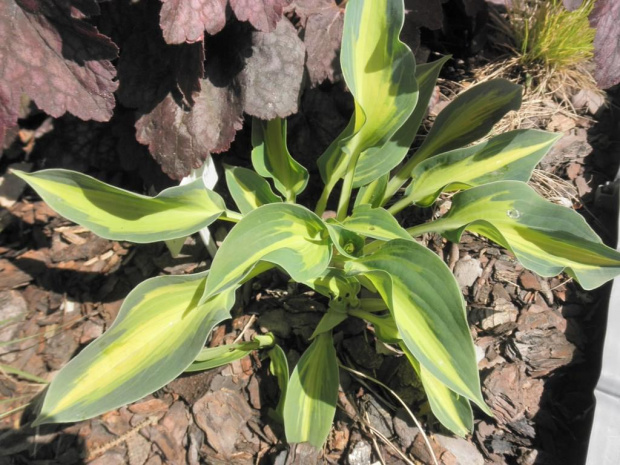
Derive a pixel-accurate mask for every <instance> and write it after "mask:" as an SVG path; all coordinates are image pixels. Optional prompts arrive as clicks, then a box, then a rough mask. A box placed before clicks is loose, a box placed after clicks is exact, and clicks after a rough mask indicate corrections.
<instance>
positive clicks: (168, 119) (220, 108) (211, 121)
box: [136, 79, 242, 179]
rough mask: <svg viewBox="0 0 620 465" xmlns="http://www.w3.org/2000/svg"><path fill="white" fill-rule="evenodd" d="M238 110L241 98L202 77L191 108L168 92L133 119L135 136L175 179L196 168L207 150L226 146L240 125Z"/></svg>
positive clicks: (217, 150)
mask: <svg viewBox="0 0 620 465" xmlns="http://www.w3.org/2000/svg"><path fill="white" fill-rule="evenodd" d="M241 114H242V105H241V101H240V99H239V98H238V97H237V96H236V95H235V94H234V92H233V91H232V90H231V89H230V88H229V87H217V86H215V85H213V83H212V82H211V81H209V80H207V79H205V80H203V81H202V82H201V91H200V93H199V94H198V95H197V96H196V97H195V103H194V106H193V107H192V108H191V110H190V109H189V108H186V107H184V106H183V105H182V104H181V103H180V102H179V101H178V100H176V99H175V97H174V96H173V95H172V94H168V95H167V96H166V98H164V100H163V101H162V102H161V103H159V105H157V106H156V107H155V109H154V110H153V111H151V112H150V113H148V114H146V115H144V116H142V117H141V118H140V119H139V120H138V121H137V123H136V137H137V139H138V141H139V142H140V143H142V144H147V145H148V146H149V150H150V151H151V154H152V155H153V157H154V158H155V160H156V161H157V162H158V163H159V164H160V165H161V167H162V170H163V171H164V172H165V173H166V174H168V175H169V176H170V177H172V178H176V179H179V178H181V177H183V176H186V175H187V174H189V172H190V170H191V169H192V168H199V167H200V166H201V165H202V163H203V161H204V160H205V158H206V157H207V156H208V155H209V154H210V153H212V152H216V153H217V152H222V151H225V150H227V149H228V148H229V147H230V143H231V142H232V140H233V139H234V138H235V133H236V132H237V131H238V130H239V129H241Z"/></svg>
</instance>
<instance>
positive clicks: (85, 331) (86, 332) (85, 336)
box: [80, 321, 103, 344]
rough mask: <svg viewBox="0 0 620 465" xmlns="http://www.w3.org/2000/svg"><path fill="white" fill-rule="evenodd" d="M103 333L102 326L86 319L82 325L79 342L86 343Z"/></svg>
mask: <svg viewBox="0 0 620 465" xmlns="http://www.w3.org/2000/svg"><path fill="white" fill-rule="evenodd" d="M102 334H103V327H102V326H101V325H98V324H97V323H95V322H93V321H87V322H86V323H84V326H83V327H82V336H81V337H80V344H88V343H89V342H91V341H93V340H95V339H97V338H98V337H99V336H101V335H102Z"/></svg>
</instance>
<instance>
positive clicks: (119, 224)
mask: <svg viewBox="0 0 620 465" xmlns="http://www.w3.org/2000/svg"><path fill="white" fill-rule="evenodd" d="M14 173H15V174H16V175H17V176H19V177H20V178H22V179H23V180H24V181H26V182H27V183H28V184H30V186H31V187H32V188H33V189H34V190H35V191H37V193H38V194H39V195H40V196H41V198H42V199H43V200H45V202H47V204H48V205H49V206H50V207H52V208H53V209H54V210H56V211H57V212H58V213H60V214H61V215H62V216H64V217H65V218H68V219H69V220H71V221H73V222H75V223H78V224H80V225H82V226H84V227H86V228H88V229H90V230H91V231H93V232H94V233H95V234H97V235H99V236H101V237H103V238H105V239H112V240H119V241H120V240H123V241H131V242H138V243H145V242H156V241H163V240H170V239H176V238H179V237H185V236H188V235H190V234H193V233H195V232H196V231H199V230H201V229H202V228H204V227H206V226H208V225H209V224H211V223H213V222H214V221H215V220H216V219H217V218H218V217H219V216H220V215H222V214H223V213H224V212H225V211H226V207H225V205H224V201H223V200H222V198H221V197H220V196H219V195H218V194H216V193H215V192H213V191H210V190H208V189H206V188H205V186H204V183H203V181H202V179H197V180H196V181H194V182H192V183H189V184H186V185H184V186H176V187H171V188H169V189H166V190H164V191H162V192H161V193H159V195H157V196H156V197H147V196H144V195H139V194H134V193H133V192H129V191H126V190H123V189H119V188H117V187H113V186H110V185H108V184H105V183H103V182H101V181H97V180H96V179H94V178H92V177H90V176H87V175H85V174H80V173H76V172H74V171H67V170H60V169H54V170H44V171H38V172H36V173H31V174H27V173H23V172H21V171H14Z"/></svg>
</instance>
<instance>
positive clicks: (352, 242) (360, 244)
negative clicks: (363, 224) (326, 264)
mask: <svg viewBox="0 0 620 465" xmlns="http://www.w3.org/2000/svg"><path fill="white" fill-rule="evenodd" d="M326 226H327V230H328V231H329V236H330V237H331V239H332V243H333V244H334V246H335V247H336V250H338V252H339V253H340V254H341V255H343V256H345V257H348V258H356V257H359V256H360V255H362V252H363V251H364V238H363V237H361V236H360V235H358V234H356V233H354V232H353V231H350V230H348V229H345V228H343V227H342V226H340V225H339V224H336V223H335V222H334V223H327V225H326Z"/></svg>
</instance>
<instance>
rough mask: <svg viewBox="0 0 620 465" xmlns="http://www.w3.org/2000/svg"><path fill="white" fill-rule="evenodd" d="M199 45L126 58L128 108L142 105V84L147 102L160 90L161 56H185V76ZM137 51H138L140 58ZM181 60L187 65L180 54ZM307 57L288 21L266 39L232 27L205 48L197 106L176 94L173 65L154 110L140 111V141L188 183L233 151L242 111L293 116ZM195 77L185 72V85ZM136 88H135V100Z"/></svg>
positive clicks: (177, 83) (237, 25) (178, 85)
mask: <svg viewBox="0 0 620 465" xmlns="http://www.w3.org/2000/svg"><path fill="white" fill-rule="evenodd" d="M146 37H147V39H146V43H147V44H148V43H150V44H151V45H152V44H153V43H154V42H155V39H154V38H153V40H150V39H148V37H149V36H148V35H147V36H146ZM135 40H138V39H137V38H136V39H135ZM144 45H146V44H144ZM198 46H202V44H182V45H166V44H163V48H160V47H156V48H155V49H153V51H152V52H149V53H155V54H156V55H157V57H158V58H157V57H153V58H146V57H143V58H140V57H138V56H136V55H135V54H131V55H124V53H125V51H124V52H123V56H124V57H125V59H126V60H127V63H125V61H124V59H123V58H122V59H121V60H120V63H119V75H120V78H121V91H123V89H124V86H125V81H124V79H125V72H128V70H131V72H130V73H129V72H128V74H129V75H130V77H129V78H128V79H130V80H131V81H130V82H131V85H130V88H129V89H127V91H126V93H127V95H125V92H121V93H120V94H121V95H122V96H123V102H125V101H126V100H127V101H131V100H132V99H137V97H138V96H139V95H140V92H139V86H140V81H141V80H142V79H144V82H145V84H146V87H150V88H151V91H150V94H149V95H153V94H155V93H157V92H160V91H161V89H162V84H161V83H162V82H163V81H162V77H161V76H160V77H159V79H158V80H157V82H159V83H160V86H157V85H155V84H156V82H152V83H151V82H150V81H149V80H148V76H149V74H151V73H152V75H153V76H155V75H156V74H157V73H158V72H157V70H156V69H154V68H153V66H155V67H156V66H157V63H160V62H161V59H162V57H164V55H165V52H164V51H163V50H174V51H176V52H175V53H178V51H180V50H186V52H185V53H186V55H185V60H186V61H182V62H178V65H175V66H177V68H180V69H186V70H187V69H189V67H190V66H191V63H195V61H196V60H195V57H192V55H191V54H190V51H189V49H190V48H191V47H198ZM140 48H141V47H140V46H136V53H139V50H140ZM201 50H202V49H201ZM178 56H179V59H182V58H183V55H178ZM132 57H135V61H134V60H133V59H132ZM304 58H305V50H304V46H303V43H302V41H301V40H300V39H299V37H298V36H297V31H296V30H295V28H294V27H293V25H292V24H291V23H290V21H288V19H286V18H283V19H282V20H281V21H280V22H279V23H278V25H277V27H276V29H275V30H274V31H273V32H267V33H266V32H260V31H255V30H253V29H252V28H251V27H250V26H248V25H247V24H246V23H233V24H230V25H229V26H228V27H226V28H225V29H224V30H223V31H222V32H221V33H220V34H218V35H217V36H214V37H208V39H207V41H206V63H205V67H204V70H205V72H206V76H205V77H204V79H201V80H200V91H199V92H198V93H193V100H194V102H193V103H192V102H188V101H187V99H184V98H183V94H182V93H181V92H179V89H180V88H181V81H180V80H179V78H178V77H176V78H175V77H174V74H173V72H174V66H173V67H171V68H166V69H168V71H165V72H164V73H163V74H166V73H169V74H170V75H171V78H170V79H169V80H168V81H166V82H167V83H168V84H167V85H168V87H167V88H165V89H166V93H165V95H162V97H161V98H160V99H159V100H158V103H157V104H156V105H152V106H150V107H148V106H142V107H140V108H139V111H138V112H139V114H141V116H140V118H139V119H138V121H137V123H136V130H137V139H138V141H139V142H141V143H142V144H145V145H148V146H149V150H150V152H151V154H152V155H153V157H154V158H155V160H157V162H158V163H159V164H160V165H161V166H162V169H163V170H164V172H165V173H167V174H168V175H169V176H170V177H172V178H175V179H179V178H181V177H183V176H186V175H188V174H189V172H190V170H191V169H192V168H198V167H200V165H201V164H202V162H203V161H204V159H205V158H206V157H207V156H208V154H210V153H217V152H222V151H225V150H228V148H229V147H230V144H231V142H232V141H233V139H234V138H235V133H236V131H237V130H239V129H240V128H241V122H242V115H243V112H244V111H245V112H246V113H248V114H250V115H253V116H257V117H259V118H263V119H272V118H275V117H276V116H280V117H286V116H288V115H290V114H292V113H294V112H296V111H297V106H298V99H299V93H300V88H301V82H302V78H303V70H304ZM183 63H188V64H189V66H188V65H187V64H183ZM152 68H153V69H152ZM159 74H161V73H159ZM131 76H133V77H131ZM192 77H195V73H194V72H189V73H187V78H188V79H190V78H192ZM171 83H172V84H175V85H172V86H171V85H170V84H171ZM146 87H145V88H146ZM131 89H135V94H132V91H131ZM144 100H145V102H146V99H144Z"/></svg>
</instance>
